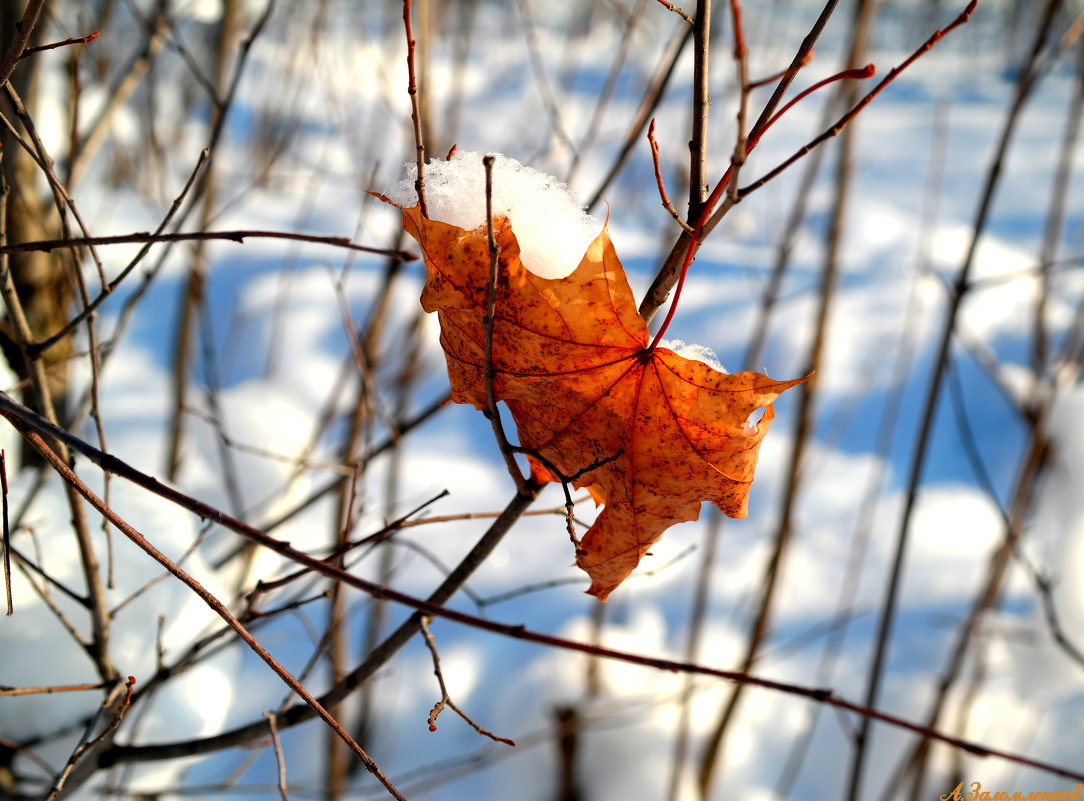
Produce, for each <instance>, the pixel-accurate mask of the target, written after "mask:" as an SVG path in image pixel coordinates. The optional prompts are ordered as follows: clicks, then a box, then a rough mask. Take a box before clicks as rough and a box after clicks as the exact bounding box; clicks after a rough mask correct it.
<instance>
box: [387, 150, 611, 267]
mask: <svg viewBox="0 0 1084 801" xmlns="http://www.w3.org/2000/svg"><path fill="white" fill-rule="evenodd" d="M493 155H495V156H496V161H495V162H494V164H493V213H494V214H495V215H504V216H506V217H508V219H509V221H510V222H511V223H512V230H513V231H514V232H515V235H516V240H517V241H518V242H519V247H520V259H521V260H522V262H523V266H524V267H526V268H527V269H528V270H530V271H531V272H532V273H534V274H535V275H537V276H540V277H542V278H564V277H565V276H566V275H568V274H569V273H571V272H572V271H573V270H575V269H576V267H577V266H579V263H580V260H581V259H582V258H583V254H584V253H585V252H586V251H587V246H588V245H590V244H591V242H592V241H594V239H595V237H596V236H598V234H599V231H601V230H602V223H600V222H599V221H598V220H596V219H594V218H593V217H591V216H590V215H589V214H587V213H586V212H585V211H584V210H583V209H582V208H581V207H580V206H579V205H578V204H577V203H576V201H575V200H574V199H573V198H572V195H571V193H570V192H569V191H568V187H567V186H565V185H564V184H563V183H561V182H560V181H558V180H557V179H556V178H554V177H553V176H552V175H547V174H546V173H543V172H539V171H538V170H534V169H531V168H530V167H525V166H524V165H522V164H520V163H519V162H518V161H516V160H515V159H510V158H508V157H507V156H502V155H500V154H496V153H495V154H493ZM482 158H483V154H482V153H472V152H469V151H466V152H464V151H458V152H456V154H455V155H454V156H452V158H451V160H450V161H446V160H444V159H434V160H433V161H430V162H429V163H428V164H427V165H426V167H425V202H426V207H427V210H428V213H429V218H430V219H431V220H438V221H439V222H443V223H448V224H449V225H457V226H459V227H460V228H465V229H466V230H468V231H470V230H473V229H475V228H477V227H478V226H480V225H484V224H485V221H486V174H485V167H484V166H483V164H482ZM417 177H418V167H417V165H416V164H407V165H406V178H404V179H403V180H402V181H399V182H398V183H397V184H394V185H393V186H391V187H390V188H389V189H387V190H386V191H385V192H384V195H385V196H386V197H387V198H388V200H390V201H391V202H392V203H394V204H396V205H397V206H406V207H409V206H413V205H415V204H416V203H417V202H418V196H417V194H416V193H415V191H414V180H415V179H416V178H417Z"/></svg>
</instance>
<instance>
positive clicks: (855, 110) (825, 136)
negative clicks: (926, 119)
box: [738, 0, 979, 199]
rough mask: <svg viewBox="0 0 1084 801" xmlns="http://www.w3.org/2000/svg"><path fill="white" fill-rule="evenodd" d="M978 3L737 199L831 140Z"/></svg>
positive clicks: (973, 2) (975, 2)
mask: <svg viewBox="0 0 1084 801" xmlns="http://www.w3.org/2000/svg"><path fill="white" fill-rule="evenodd" d="M978 4H979V0H971V2H970V3H968V4H967V7H966V8H965V9H964V10H963V11H962V12H960V15H959V16H958V17H956V19H954V20H953V21H952V22H951V23H950V24H949V25H947V26H946V27H944V28H940V29H938V30H936V31H934V32H933V33H932V34H931V35H930V38H928V39H927V40H926V41H925V42H923V43H922V44H921V45H920V46H919V47H918V49H917V50H915V52H913V53H912V54H911V55H910V56H908V57H907V58H906V59H905V60H904V61H903V62H901V63H900V64H898V65H896V66H895V67H893V68H892V69H891V70H889V72H888V74H887V75H885V77H884V78H883V79H882V80H881V82H880V83H879V84H877V85H876V86H875V87H873V89H871V90H870V91H869V92H868V93H867V94H866V95H865V96H864V97H863V98H862V99H861V100H859V101H858V102H857V103H855V104H854V106H853V107H852V108H851V109H850V110H849V111H848V112H847V113H846V114H844V115H843V116H842V117H840V118H839V120H838V121H837V122H836V124H835V125H833V126H832V127H831V128H829V129H828V130H826V131H825V132H824V133H822V134H821V135H820V136H818V137H816V138H815V139H813V140H811V141H810V142H809V143H808V144H806V145H805V146H803V147H802V148H801V149H800V150H799V151H798V152H796V153H795V154H794V155H793V156H791V157H790V158H788V159H787V160H786V161H784V162H783V163H782V164H780V165H779V166H777V167H775V168H774V169H772V170H771V171H769V172H768V173H767V174H766V175H764V176H763V177H761V178H758V179H757V180H756V181H755V182H753V183H752V184H749V185H748V186H743V187H742V188H741V190H740V191H739V193H738V195H739V199H743V198H745V196H746V195H749V194H750V193H752V192H755V191H756V190H757V189H760V187H762V186H764V184H766V183H768V181H771V180H772V179H773V178H776V177H777V176H778V175H779V174H780V173H782V172H783V171H784V170H786V169H787V168H788V167H790V166H791V165H792V164H793V163H794V162H796V161H798V159H800V158H802V156H804V155H805V154H806V153H808V152H809V151H810V150H812V149H813V148H815V147H817V146H818V145H821V144H823V143H824V142H826V141H828V140H829V139H831V138H832V137H833V136H838V135H839V132H840V131H842V130H843V129H844V128H845V127H846V126H847V125H848V124H849V123H850V122H851V121H852V120H853V119H854V118H855V117H857V116H858V115H859V113H861V111H862V109H864V108H865V107H866V106H868V105H869V104H870V103H872V102H873V99H874V98H875V97H877V95H879V94H880V93H881V92H883V91H884V90H885V89H886V88H887V87H888V85H889V84H890V83H892V82H893V81H894V80H896V78H898V77H899V76H900V73H902V72H903V71H904V70H905V69H907V68H908V67H910V66H911V65H912V64H913V63H914V62H915V61H917V60H918V59H919V58H920V57H921V56H923V55H925V54H926V53H927V52H929V51H930V49H931V48H932V47H933V46H934V45H935V44H937V43H938V42H939V41H940V40H941V39H943V38H944V37H945V36H947V35H948V34H949V33H951V32H952V31H953V30H955V29H956V28H958V27H959V26H961V25H963V24H964V23H966V22H967V21H968V20H969V19H970V18H971V14H972V13H973V12H974V11H975V8H976V7H977V6H978ZM771 121H772V122H774V121H775V117H773V118H772V120H771Z"/></svg>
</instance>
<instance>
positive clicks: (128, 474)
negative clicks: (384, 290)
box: [0, 392, 1084, 781]
mask: <svg viewBox="0 0 1084 801" xmlns="http://www.w3.org/2000/svg"><path fill="white" fill-rule="evenodd" d="M0 415H3V416H4V417H6V418H7V419H8V420H9V421H10V422H11V423H12V424H13V425H14V426H15V427H16V428H18V429H19V430H20V432H21V433H22V435H23V436H24V437H26V438H27V439H29V440H30V441H31V443H32V444H33V445H34V446H35V447H38V448H41V449H43V451H44V453H43V456H45V458H46V459H48V460H49V462H50V464H52V465H53V467H54V469H56V470H57V471H58V472H60V473H61V475H62V477H63V478H64V479H65V481H71V482H78V483H74V484H73V486H75V487H77V489H78V492H79V493H80V494H81V495H82V496H83V497H84V498H86V499H87V501H88V502H90V503H91V504H92V505H94V506H95V508H96V509H98V511H99V512H100V513H101V514H106V515H110V516H111V518H110V519H111V522H113V524H114V525H116V526H117V527H118V528H119V529H120V530H121V531H123V532H124V533H125V535H126V536H128V537H129V538H132V539H133V542H135V543H136V544H137V545H138V546H139V547H140V548H142V549H143V550H144V551H145V552H147V553H148V554H150V555H151V556H152V557H153V558H155V560H156V561H159V564H162V565H163V566H164V567H166V569H168V570H170V572H171V573H173V574H174V575H175V576H176V577H177V578H178V579H180V580H181V581H183V582H184V583H185V584H186V585H187V586H189V587H190V588H191V589H193V591H195V592H197V593H201V592H202V593H203V594H201V596H200V597H201V598H203V599H204V601H205V602H206V603H208V604H209V605H211V606H212V608H213V609H215V611H216V612H218V613H219V615H220V616H222V617H223V619H224V620H226V621H227V622H228V623H230V625H231V627H234V625H235V624H236V627H234V630H235V631H237V632H238V634H239V636H241V638H242V639H244V640H245V641H246V643H249V647H250V648H253V650H256V649H259V650H256V652H257V653H258V654H260V655H261V658H263V656H262V654H267V652H266V651H265V650H263V647H262V646H261V645H260V644H259V643H258V642H256V641H255V640H254V639H253V638H252V636H251V635H250V634H249V633H248V631H247V630H246V629H245V628H244V627H243V626H242V625H241V624H240V623H239V622H237V620H236V618H234V617H233V615H232V614H231V613H230V612H229V610H227V609H226V608H225V607H224V606H222V605H221V602H220V601H218V600H217V599H216V598H214V596H211V595H210V594H209V593H207V592H206V590H204V589H203V587H202V586H201V585H200V584H199V583H198V582H196V581H195V579H193V578H192V577H191V576H189V575H188V574H187V573H185V572H184V571H183V570H181V569H180V568H178V567H177V566H176V565H175V564H173V563H172V562H171V561H170V560H169V559H168V558H167V557H165V556H164V555H162V554H161V553H160V552H158V551H157V549H155V548H154V546H153V545H151V544H150V543H149V542H147V541H146V539H144V538H143V537H142V535H140V534H139V533H138V532H135V530H134V529H132V528H131V527H130V526H128V524H127V523H126V522H124V521H123V520H122V519H121V518H119V517H118V516H116V514H115V513H114V512H113V511H112V510H111V509H108V508H106V507H104V506H103V505H101V502H100V501H99V500H98V499H97V497H96V496H95V495H94V494H93V493H92V492H91V491H90V490H89V489H88V488H86V487H85V485H83V484H82V482H80V480H79V478H78V476H76V475H75V474H74V473H72V472H71V471H70V469H68V467H67V465H66V464H65V463H63V462H62V461H60V460H59V459H57V457H56V454H55V453H54V452H53V451H52V449H51V448H50V447H49V446H48V445H47V444H46V443H45V442H44V440H42V438H41V436H40V435H39V432H41V433H44V434H46V435H48V436H51V437H55V438H57V439H60V440H62V441H63V442H65V443H66V444H67V445H68V446H69V447H71V448H72V449H74V450H76V451H78V452H80V453H82V454H83V455H84V456H85V457H87V458H88V459H89V460H91V461H92V462H94V463H95V464H96V465H98V466H99V467H101V468H102V469H103V470H107V471H109V472H112V473H114V474H115V475H118V476H120V477H122V478H124V479H126V480H128V481H131V482H132V483H134V484H137V485H139V486H141V487H143V488H144V489H146V490H148V491H150V492H152V493H154V494H156V495H158V496H159V497H162V498H165V499H166V500H169V501H171V502H172V503H174V504H176V505H178V506H180V507H182V508H185V509H188V510H189V511H191V512H194V513H195V514H197V515H199V516H200V517H201V518H204V519H206V520H210V521H212V522H214V523H217V524H219V525H221V526H224V527H226V528H228V529H230V530H232V531H235V532H237V533H238V534H241V535H242V536H245V537H248V538H249V539H251V540H252V541H254V542H256V543H258V544H260V545H263V546H264V547H266V548H268V549H270V550H272V551H274V552H275V553H277V554H279V555H280V556H284V557H285V558H287V559H290V560H293V561H295V562H297V563H299V564H302V565H306V566H308V567H310V568H311V569H313V570H314V571H315V572H317V573H320V574H322V575H324V576H327V577H328V578H331V579H334V580H336V581H340V582H343V583H344V584H347V585H349V586H351V587H354V588H356V589H359V590H361V591H362V592H365V593H368V594H369V595H371V596H372V597H374V598H378V599H381V600H388V601H394V602H396V603H399V604H403V605H404V606H408V607H410V608H413V609H415V610H416V611H417V612H419V613H421V614H426V615H430V616H432V617H441V618H445V619H447V620H452V621H454V622H457V623H461V624H463V625H466V626H470V627H473V628H476V629H479V630H482V631H488V632H491V633H494V634H498V635H501V636H505V637H509V638H512V639H516V640H522V641H524V642H532V643H536V644H538V645H543V646H547V647H551V648H559V649H562V650H567V651H574V652H579V653H584V654H588V655H590V656H597V657H602V658H606V659H613V660H617V661H621V662H626V663H629V664H634V665H640V666H643V667H649V668H654V669H656V670H664V671H671V672H680V673H694V674H699V675H704V676H713V677H715V678H720V679H726V680H730V681H737V682H741V683H744V684H750V685H753V686H756V687H763V688H765V689H770V690H774V691H776V692H780V693H784V694H786V695H793V696H796V697H800V698H806V699H808V700H811V701H814V702H816V703H822V704H828V705H830V706H833V707H835V708H837V709H841V710H845V711H850V712H855V713H857V714H859V715H861V716H862V717H864V718H871V719H874V720H879V721H881V722H884V723H888V724H890V725H892V726H896V727H898V728H902V729H906V730H908V731H912V732H916V733H918V734H921V735H923V736H924V737H927V738H930V739H931V740H936V741H939V742H943V743H946V744H948V745H951V746H954V747H956V748H962V749H964V750H966V751H967V752H968V753H970V754H973V755H976V756H993V757H997V758H1000V759H1004V760H1007V761H1010V762H1014V763H1016V764H1020V765H1027V766H1029V767H1034V768H1037V769H1039V770H1043V771H1046V772H1048V773H1051V774H1054V775H1058V776H1063V777H1066V778H1071V779H1078V780H1081V781H1084V771H1081V770H1079V769H1073V768H1066V767H1061V766H1058V765H1054V764H1052V763H1048V762H1043V761H1040V760H1036V759H1032V758H1030V757H1026V756H1022V755H1020V754H1016V753H1012V752H1009V751H1003V750H1000V749H996V748H990V747H987V746H984V745H982V744H980V743H977V742H974V741H971V740H966V739H963V738H961V737H955V736H953V735H949V734H945V733H943V732H940V731H937V730H935V729H931V728H929V727H926V726H922V725H920V724H917V723H913V722H911V721H909V720H906V719H904V718H901V717H898V716H896V715H891V714H889V713H887V712H882V711H880V710H878V709H874V708H873V707H870V706H866V705H862V704H858V703H855V702H853V701H848V700H847V699H845V698H842V697H840V696H837V695H836V694H835V693H834V692H833V691H832V690H829V689H824V688H815V687H806V686H802V685H798V684H791V683H788V682H783V681H777V680H774V679H767V678H763V677H760V676H755V675H751V674H748V673H742V672H739V671H731V670H722V669H719V668H713V667H708V666H705V665H697V664H690V663H687V662H681V661H677V660H672V659H663V658H659V657H651V656H645V655H643V654H637V653H632V652H629V651H620V650H617V649H613V648H605V647H602V646H599V645H592V644H589V643H582V642H577V641H575V640H568V639H564V638H561V637H555V636H553V635H550V634H544V633H542V632H537V631H533V630H531V629H527V628H526V627H524V626H522V625H513V624H507V623H499V622H496V621H493V620H489V619H487V618H482V617H478V616H476V615H470V614H467V613H465V612H460V611H458V610H455V609H449V608H447V607H445V606H443V603H444V601H446V600H447V598H449V597H450V595H451V593H453V592H454V591H455V589H457V588H458V587H460V586H462V582H463V581H465V579H466V576H468V575H469V574H470V573H471V572H473V570H474V569H475V568H476V567H477V566H478V564H480V562H481V560H484V559H485V558H486V556H487V555H488V553H490V552H491V551H492V548H493V547H495V545H496V543H497V542H499V541H500V539H501V538H502V537H503V535H504V533H506V532H507V530H508V529H509V528H510V527H511V525H512V523H514V522H515V520H516V519H518V517H519V516H520V514H522V512H523V511H524V510H525V509H526V507H527V506H528V505H529V504H530V503H531V502H532V501H533V500H534V498H535V497H537V494H538V491H539V489H540V488H538V487H537V486H533V485H529V487H528V490H529V492H530V494H528V495H518V494H517V495H516V496H515V497H514V498H513V499H512V501H511V502H510V503H509V506H508V507H507V508H506V509H505V512H504V514H502V516H501V517H500V518H498V520H497V521H496V522H495V523H494V525H493V526H492V527H491V528H490V530H489V531H488V532H487V536H486V537H484V538H483V540H485V543H484V547H483V543H482V542H480V543H479V545H478V546H476V547H475V550H474V551H472V553H471V554H469V555H468V558H467V559H465V560H464V563H463V564H461V565H460V567H459V568H457V569H456V571H454V572H453V574H452V575H450V576H449V577H448V579H446V580H445V582H444V584H443V585H442V587H441V588H439V589H438V591H437V592H435V593H434V595H433V596H432V597H431V599H430V600H422V599H420V598H417V597H414V596H412V595H408V594H407V593H404V592H400V591H399V590H395V589H392V588H391V587H385V586H382V585H379V584H376V583H374V582H371V581H367V580H365V579H362V578H361V577H359V576H356V575H353V574H351V573H347V572H344V571H342V570H340V569H338V568H336V567H334V566H332V565H329V564H328V563H327V562H324V561H323V560H321V559H318V558H315V557H313V556H310V555H309V554H307V553H304V552H302V551H298V550H296V549H294V548H293V547H291V546H290V545H289V544H288V543H285V542H282V541H280V540H277V539H275V538H273V537H270V536H268V535H267V534H265V533H264V532H262V531H259V530H258V529H255V528H253V527H252V526H249V525H247V524H245V523H242V522H241V521H240V520H237V519H235V518H233V517H231V516H229V515H227V514H225V513H224V512H222V511H220V510H219V509H216V508H215V507H213V506H210V505H208V504H206V503H203V502H202V501H198V500H196V499H195V498H192V497H190V496H188V495H185V494H184V493H182V492H180V491H178V490H176V489H174V488H173V487H170V486H168V485H166V484H163V483H161V482H160V481H158V480H157V479H155V478H154V477H152V476H149V475H147V474H146V473H142V472H141V471H139V470H136V469H135V468H134V467H132V466H131V465H129V464H127V463H126V462H124V461H123V460H121V459H118V458H117V457H116V456H113V455H112V454H107V453H103V452H102V451H100V450H98V449H97V448H95V447H94V446H93V445H91V444H90V443H87V442H85V441H83V440H81V439H79V438H78V437H76V436H75V435H73V434H71V433H69V432H67V431H64V430H63V429H61V428H60V427H59V426H56V425H54V424H52V423H50V422H49V421H48V420H46V419H45V418H43V417H41V416H40V415H38V414H35V413H34V412H32V411H31V410H29V409H27V408H26V407H24V406H22V405H21V404H18V403H16V402H15V401H13V400H12V399H11V397H10V396H8V395H7V393H5V392H0ZM156 554H157V555H156ZM159 557H160V559H159ZM204 596H208V597H204ZM434 598H435V600H434ZM215 605H217V606H215ZM219 610H221V611H219ZM417 625H418V624H417V617H416V616H415V617H412V618H411V619H409V620H407V621H406V622H405V623H404V624H403V626H401V627H400V629H398V630H397V631H396V632H395V633H393V635H391V636H390V637H389V638H388V639H387V640H385V642H384V643H382V645H381V646H380V647H379V648H378V649H377V650H376V652H374V653H373V654H372V655H371V656H370V659H369V660H367V661H366V663H365V664H363V665H362V666H360V667H359V668H358V669H357V670H355V671H354V673H353V674H351V676H348V677H346V678H345V679H344V680H343V681H342V682H340V683H339V684H338V685H336V687H335V688H334V689H333V690H332V691H330V692H328V693H327V694H325V696H323V702H324V703H326V704H329V705H330V704H334V703H336V702H337V701H338V700H341V698H342V697H344V696H345V695H346V694H348V693H349V692H351V691H352V690H353V689H354V688H355V687H356V686H357V685H358V684H359V683H360V682H361V681H364V678H365V677H368V676H371V675H372V672H374V671H375V669H376V667H377V664H378V663H379V664H381V665H382V664H384V663H385V662H386V660H387V659H388V658H389V657H390V654H389V653H387V652H389V651H390V652H391V653H394V652H396V651H398V650H399V648H401V647H402V646H403V645H404V644H405V643H406V642H407V641H408V640H409V639H410V638H411V637H412V636H413V633H414V632H416V631H417ZM238 627H239V628H238ZM250 640H251V642H250ZM261 652H262V653H261ZM268 659H270V662H268V664H269V665H272V667H273V669H275V668H277V669H276V673H278V672H279V670H281V671H283V672H284V673H285V669H284V668H282V666H281V665H279V664H278V663H277V662H275V660H274V658H273V657H271V655H270V654H267V657H266V659H265V661H267V660H268ZM272 663H273V664H272ZM279 675H280V676H282V673H279ZM289 675H290V674H289V673H286V676H289ZM290 678H291V679H292V676H290ZM284 680H285V678H284ZM295 681H296V680H295ZM291 689H293V687H292V686H291ZM300 690H301V692H300V693H298V694H299V695H301V694H302V693H304V695H301V697H302V698H304V699H305V701H306V704H308V708H307V709H302V710H300V711H295V710H298V707H291V708H290V709H288V710H286V711H285V712H283V713H282V715H280V721H281V722H285V723H286V724H287V725H296V724H297V723H300V722H302V721H304V720H309V719H311V717H312V716H313V713H314V712H315V713H316V714H317V715H319V714H320V711H321V710H323V709H324V707H323V706H321V705H320V702H317V701H316V699H315V698H313V699H312V701H313V703H310V702H309V701H308V699H309V698H312V696H311V695H309V694H308V691H307V690H305V689H304V688H303V687H301V688H300ZM295 691H296V690H295ZM314 703H315V705H314ZM324 714H326V712H324ZM321 717H322V716H321ZM324 719H325V720H327V718H324ZM332 720H334V719H332ZM332 725H338V724H337V723H334V724H332ZM256 726H257V727H258V729H257V730H252V731H253V733H252V734H251V735H249V734H248V732H249V731H250V730H249V729H248V727H243V728H242V729H240V730H235V731H233V732H228V733H224V734H222V735H218V736H217V737H208V738H202V739H199V740H191V741H185V742H183V743H167V744H164V745H159V746H114V747H113V748H112V757H111V758H108V759H107V758H104V757H103V760H102V762H101V763H100V767H105V766H106V765H107V764H115V763H116V762H117V761H122V760H123V761H133V760H150V759H162V758H169V757H173V756H178V755H184V756H195V755H198V754H201V753H207V752H209V751H213V750H217V749H219V748H224V747H228V746H233V745H238V744H240V743H241V742H245V741H247V740H245V739H244V738H245V737H247V736H252V737H256V736H265V733H266V726H265V724H264V723H263V722H262V721H261V722H260V723H257V724H256ZM256 731H258V732H259V733H258V734H256V733H255V732H256ZM347 736H349V735H347ZM358 747H359V748H360V746H358Z"/></svg>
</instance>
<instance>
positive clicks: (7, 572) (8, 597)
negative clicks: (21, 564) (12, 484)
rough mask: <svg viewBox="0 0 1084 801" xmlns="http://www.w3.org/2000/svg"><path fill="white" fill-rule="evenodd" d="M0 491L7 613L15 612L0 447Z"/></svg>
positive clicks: (5, 483) (5, 478)
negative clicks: (0, 495) (0, 493)
mask: <svg viewBox="0 0 1084 801" xmlns="http://www.w3.org/2000/svg"><path fill="white" fill-rule="evenodd" d="M0 492H2V498H0V502H2V504H3V510H2V511H3V515H4V541H3V543H2V544H3V547H4V597H5V599H6V600H7V614H8V616H9V617H10V616H11V615H13V614H14V613H15V607H14V605H13V604H12V600H11V526H10V524H9V522H8V464H7V459H6V458H5V455H4V451H3V449H0Z"/></svg>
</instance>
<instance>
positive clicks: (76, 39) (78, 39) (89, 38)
mask: <svg viewBox="0 0 1084 801" xmlns="http://www.w3.org/2000/svg"><path fill="white" fill-rule="evenodd" d="M100 35H101V31H95V32H94V33H91V34H87V35H86V36H73V37H72V38H71V39H65V40H64V41H62V42H50V43H49V44H43V45H38V46H37V47H28V48H26V49H25V50H23V52H22V55H20V56H19V58H20V59H24V58H26V57H27V56H32V55H34V54H35V53H41V52H42V51H44V50H56V49H57V48H58V47H67V46H68V45H79V44H86V43H87V42H93V41H94V40H95V39H97V38H98V37H99V36H100Z"/></svg>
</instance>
